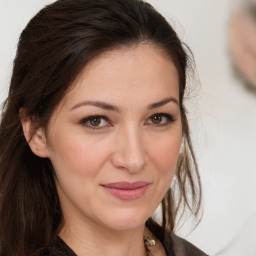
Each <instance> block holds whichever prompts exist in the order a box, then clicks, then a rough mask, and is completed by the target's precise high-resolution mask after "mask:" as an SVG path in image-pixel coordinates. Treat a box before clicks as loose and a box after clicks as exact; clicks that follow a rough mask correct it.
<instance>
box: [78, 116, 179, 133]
mask: <svg viewBox="0 0 256 256" xmlns="http://www.w3.org/2000/svg"><path fill="white" fill-rule="evenodd" d="M154 117H161V118H166V122H165V123H164V124H154V123H153V122H152V118H154ZM94 119H95V120H97V119H98V120H100V123H101V122H102V120H104V121H106V122H107V123H108V125H107V126H111V124H112V122H111V121H110V120H109V118H108V117H106V116H101V115H94V116H88V117H86V118H84V119H82V120H81V121H80V122H79V123H80V124H81V125H83V126H85V127H86V128H89V129H92V130H100V129H103V128H104V127H106V126H105V125H103V126H93V125H91V124H89V122H92V121H93V120H94ZM147 120H151V123H149V124H147V125H153V126H155V127H162V126H167V125H169V124H170V123H173V122H174V121H175V119H174V118H173V116H172V115H170V114H167V113H156V114H153V115H152V116H150V117H149V118H148V119H147ZM161 121H162V119H161ZM100 123H99V124H100Z"/></svg>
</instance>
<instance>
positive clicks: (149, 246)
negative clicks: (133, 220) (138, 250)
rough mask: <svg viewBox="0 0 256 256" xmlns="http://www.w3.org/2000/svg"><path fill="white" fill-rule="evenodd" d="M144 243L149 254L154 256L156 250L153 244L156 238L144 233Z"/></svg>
mask: <svg viewBox="0 0 256 256" xmlns="http://www.w3.org/2000/svg"><path fill="white" fill-rule="evenodd" d="M144 244H145V246H146V249H147V251H148V252H149V255H151V256H155V252H156V250H154V246H155V245H156V240H155V239H154V238H153V237H152V236H151V235H149V236H148V235H144Z"/></svg>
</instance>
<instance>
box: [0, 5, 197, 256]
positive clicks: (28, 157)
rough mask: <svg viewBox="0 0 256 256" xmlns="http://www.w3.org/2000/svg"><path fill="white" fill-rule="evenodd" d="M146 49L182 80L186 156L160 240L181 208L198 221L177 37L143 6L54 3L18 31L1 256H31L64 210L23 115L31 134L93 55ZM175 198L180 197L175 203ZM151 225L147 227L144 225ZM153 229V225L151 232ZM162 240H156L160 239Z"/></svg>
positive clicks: (3, 159)
mask: <svg viewBox="0 0 256 256" xmlns="http://www.w3.org/2000/svg"><path fill="white" fill-rule="evenodd" d="M140 43H150V44H154V45H156V46H158V47H159V48H161V49H163V50H164V51H165V52H166V54H167V56H169V57H170V58H171V60H172V61H173V62H174V64H175V66H176V68H177V70H178V73H179V100H180V112H181V118H182V127H183V141H184V143H183V152H182V154H181V156H180V158H179V161H178V165H177V171H176V177H177V179H176V180H177V186H175V189H173V188H171V189H170V190H169V191H168V193H167V195H166V196H165V198H164V200H163V202H162V206H163V207H162V208H163V216H162V217H163V223H162V229H161V230H162V231H163V232H162V233H163V234H164V232H165V231H168V232H173V231H174V226H175V217H176V215H177V212H178V211H179V210H180V209H182V208H183V207H184V206H188V208H189V209H190V210H191V211H192V213H193V214H195V215H196V214H197V213H198V210H199V207H200V202H201V185H200V178H199V173H198V168H197V164H196V159H195V156H194V153H193V149H192V144H191V139H190V132H189V126H188V122H187V117H186V110H185V107H184V100H183V98H184V94H185V89H186V78H187V71H188V64H189V57H188V55H187V53H186V47H185V45H184V44H183V43H182V42H181V41H180V39H179V38H178V36H177V34H176V32H175V31H174V30H173V28H172V27H171V26H170V25H169V24H168V22H167V21H166V20H165V18H164V17H163V16H161V15H160V14H159V13H158V12H157V11H156V10H155V9H154V8H153V7H152V6H151V5H149V4H148V3H146V2H144V1H141V0H97V1H91V0H59V1H57V2H55V3H53V4H51V5H48V6H46V7H45V8H43V9H42V10H41V11H40V12H39V13H38V14H37V15H36V16H35V17H34V18H33V19H32V20H31V21H30V22H29V23H28V25H27V26H26V28H25V29H24V31H23V32H22V34H21V36H20V39H19V43H18V49H17V54H16V58H15V61H14V68H13V74H12V79H11V84H10V89H9V95H8V98H7V99H6V101H5V102H4V104H3V111H2V120H1V124H0V184H1V185H0V254H1V255H8V256H17V255H19V256H30V255H35V254H36V252H38V251H39V250H40V249H42V248H44V247H46V246H47V245H48V244H49V242H50V240H51V239H52V237H53V236H55V235H57V234H58V233H59V230H60V228H61V225H62V210H61V206H60V202H59V197H58V193H57V190H56V187H55V182H54V170H53V168H52V165H51V162H50V160H49V159H46V158H45V159H44V158H40V157H38V156H36V155H34V154H33V153H32V151H31V150H30V148H29V146H28V143H27V141H26V140H25V138H24V135H23V131H22V126H21V122H20V113H19V112H20V109H25V110H26V116H27V117H29V118H30V119H31V120H32V122H33V125H34V130H36V129H37V128H39V127H46V126H47V124H48V122H49V119H50V117H51V115H52V113H53V111H54V109H55V108H56V106H57V105H58V103H59V102H60V100H61V99H62V98H63V96H64V95H65V93H66V92H67V90H68V88H69V87H70V86H71V84H72V83H73V82H74V80H75V79H76V78H77V76H78V75H79V73H80V72H81V70H82V69H83V68H84V66H85V65H86V64H87V63H88V61H90V60H91V59H92V58H93V57H95V56H97V55H98V54H100V53H102V52H104V51H106V50H109V49H116V48H120V47H124V46H125V47H127V46H128V47H129V46H132V47H134V46H136V45H138V44H140ZM174 193H175V194H177V196H174ZM147 224H148V226H152V225H151V224H152V221H151V220H149V221H148V223H147ZM152 227H153V226H152ZM159 235H161V234H159Z"/></svg>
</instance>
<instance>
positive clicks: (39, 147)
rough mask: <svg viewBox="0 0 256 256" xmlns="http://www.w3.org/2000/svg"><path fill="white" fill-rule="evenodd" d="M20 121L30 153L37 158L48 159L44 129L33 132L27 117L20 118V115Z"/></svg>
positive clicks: (30, 121)
mask: <svg viewBox="0 0 256 256" xmlns="http://www.w3.org/2000/svg"><path fill="white" fill-rule="evenodd" d="M20 120H21V124H22V128H23V133H24V136H25V138H26V141H27V143H28V144H29V147H30V149H31V151H32V152H33V153H34V154H35V155H37V156H39V157H48V150H47V142H46V136H45V129H44V128H42V127H41V128H38V129H36V130H34V129H33V124H32V120H31V119H30V118H29V117H22V115H21V114H20Z"/></svg>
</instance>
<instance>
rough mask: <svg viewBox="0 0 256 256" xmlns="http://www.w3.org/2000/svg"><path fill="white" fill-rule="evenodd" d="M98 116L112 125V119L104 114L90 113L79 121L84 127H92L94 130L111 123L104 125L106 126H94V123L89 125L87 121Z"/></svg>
mask: <svg viewBox="0 0 256 256" xmlns="http://www.w3.org/2000/svg"><path fill="white" fill-rule="evenodd" d="M96 118H99V119H103V120H105V121H106V122H107V123H108V124H109V125H111V121H110V119H109V118H108V117H106V116H103V115H90V116H88V117H85V118H83V119H82V120H81V121H80V122H79V123H80V124H81V125H83V126H84V127H86V128H89V129H92V130H100V129H103V128H105V127H107V126H109V125H104V126H92V125H88V124H87V123H88V122H89V121H90V120H93V119H96Z"/></svg>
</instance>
